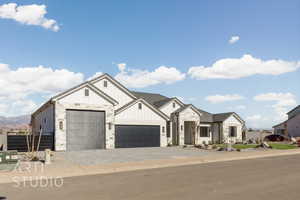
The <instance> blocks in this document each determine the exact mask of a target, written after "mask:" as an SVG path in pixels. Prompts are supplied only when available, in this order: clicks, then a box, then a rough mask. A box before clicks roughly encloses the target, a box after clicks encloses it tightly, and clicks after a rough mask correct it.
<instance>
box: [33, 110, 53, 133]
mask: <svg viewBox="0 0 300 200" xmlns="http://www.w3.org/2000/svg"><path fill="white" fill-rule="evenodd" d="M40 128H42V134H43V135H52V134H53V133H54V106H53V104H49V105H48V106H47V107H46V108H45V109H43V110H42V111H41V112H39V113H37V114H36V115H35V116H34V130H33V132H34V133H35V134H39V131H40Z"/></svg>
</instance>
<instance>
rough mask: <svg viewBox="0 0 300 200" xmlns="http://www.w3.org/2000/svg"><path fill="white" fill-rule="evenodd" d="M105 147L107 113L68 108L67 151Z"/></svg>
mask: <svg viewBox="0 0 300 200" xmlns="http://www.w3.org/2000/svg"><path fill="white" fill-rule="evenodd" d="M104 148H105V113H104V112H100V111H86V110H67V151H76V150H86V149H104Z"/></svg>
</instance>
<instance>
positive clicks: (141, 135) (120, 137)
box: [115, 125, 160, 148]
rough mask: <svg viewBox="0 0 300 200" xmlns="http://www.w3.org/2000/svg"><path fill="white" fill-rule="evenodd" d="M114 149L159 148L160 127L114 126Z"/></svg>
mask: <svg viewBox="0 0 300 200" xmlns="http://www.w3.org/2000/svg"><path fill="white" fill-rule="evenodd" d="M115 129H116V137H115V146H116V148H129V147H131V148H133V147H159V146H160V126H159V125H158V126H149V125H136V126H135V125H116V127H115Z"/></svg>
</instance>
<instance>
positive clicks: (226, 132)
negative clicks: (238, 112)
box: [223, 115, 243, 143]
mask: <svg viewBox="0 0 300 200" xmlns="http://www.w3.org/2000/svg"><path fill="white" fill-rule="evenodd" d="M230 126H235V127H236V131H237V133H236V137H229V127H230ZM242 129H243V124H242V123H241V122H240V121H239V120H238V119H237V118H236V117H235V116H234V115H231V116H230V117H228V118H227V119H226V120H225V121H224V122H223V139H224V140H225V142H229V141H231V142H233V143H236V142H242V141H243V137H242Z"/></svg>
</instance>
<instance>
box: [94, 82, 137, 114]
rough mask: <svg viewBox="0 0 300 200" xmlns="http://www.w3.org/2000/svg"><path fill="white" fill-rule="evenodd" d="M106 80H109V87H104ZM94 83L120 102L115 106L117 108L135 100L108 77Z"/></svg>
mask: <svg viewBox="0 0 300 200" xmlns="http://www.w3.org/2000/svg"><path fill="white" fill-rule="evenodd" d="M104 81H107V87H104ZM93 85H94V86H95V87H97V88H98V89H99V90H101V91H102V92H104V93H105V94H107V95H108V96H110V97H112V98H113V99H115V100H116V101H118V102H119V104H118V105H116V106H115V109H119V108H121V107H122V106H124V105H126V104H127V103H129V102H131V101H132V100H133V98H132V97H130V96H129V95H128V94H126V93H125V92H124V91H123V90H121V89H120V88H119V87H117V86H116V85H115V84H114V83H112V82H111V81H110V80H108V79H106V78H104V79H102V80H99V81H97V82H95V83H93Z"/></svg>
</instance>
